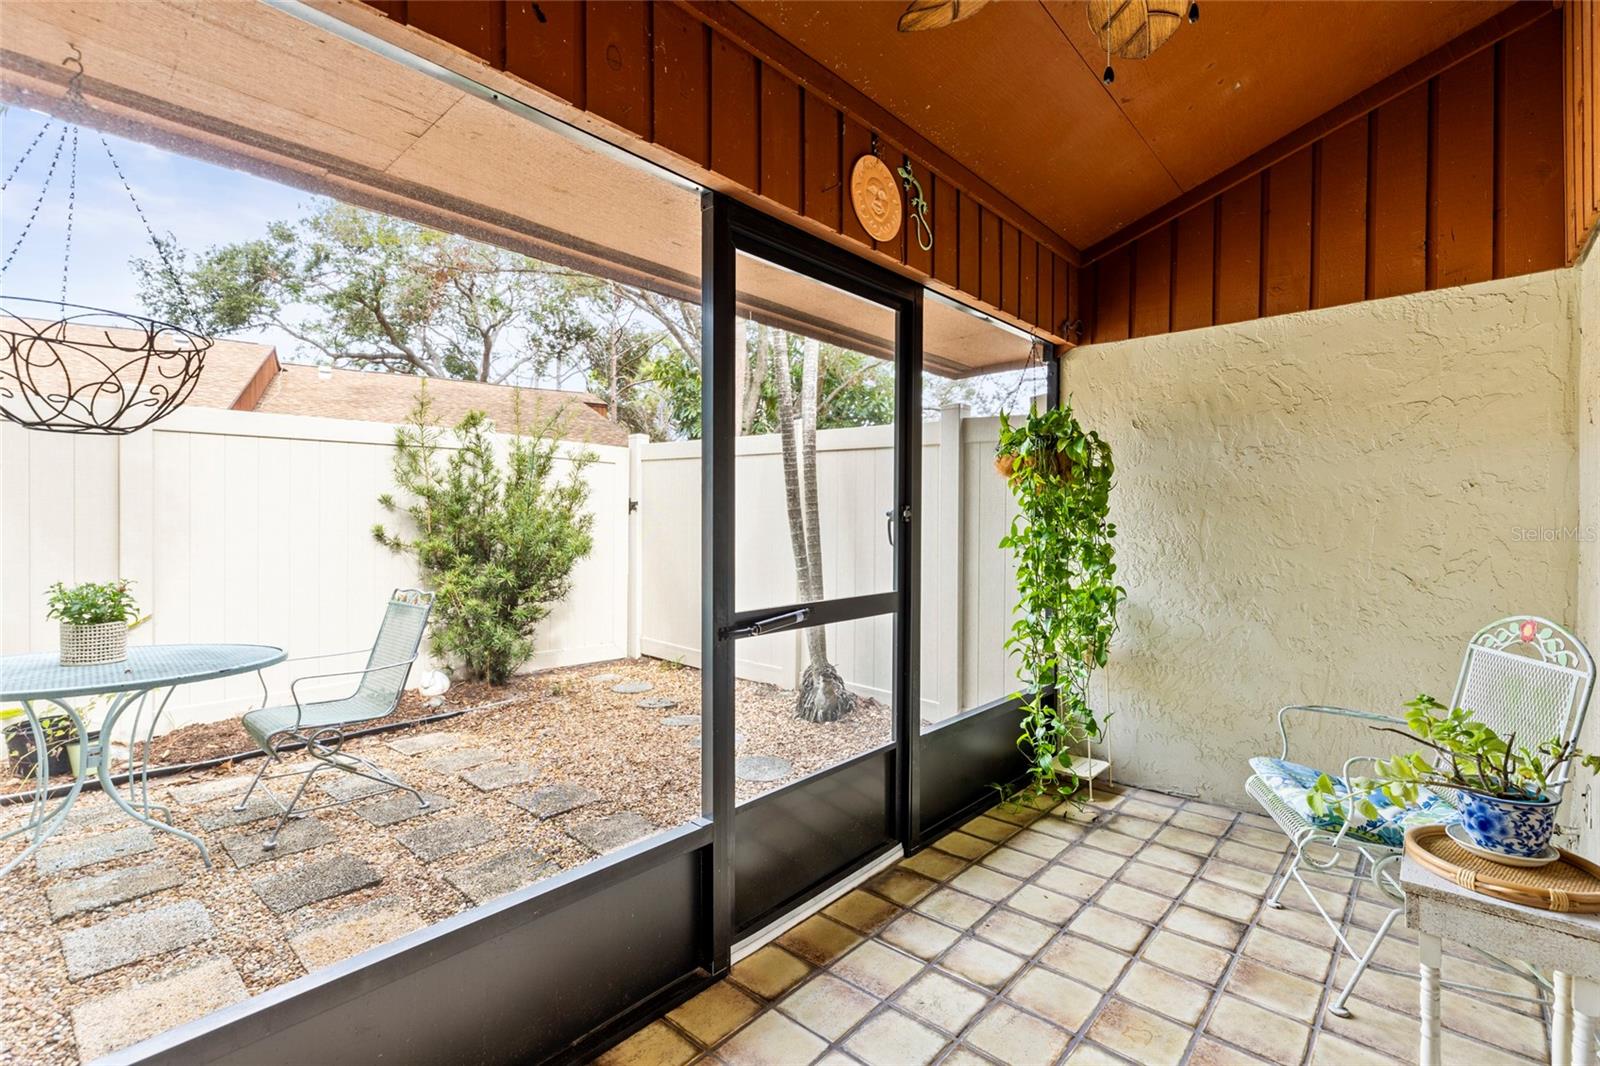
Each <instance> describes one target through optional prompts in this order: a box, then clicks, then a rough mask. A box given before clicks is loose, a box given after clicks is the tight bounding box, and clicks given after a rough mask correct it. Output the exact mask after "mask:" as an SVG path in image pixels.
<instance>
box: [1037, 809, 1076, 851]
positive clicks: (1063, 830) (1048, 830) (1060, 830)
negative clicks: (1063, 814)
mask: <svg viewBox="0 0 1600 1066" xmlns="http://www.w3.org/2000/svg"><path fill="white" fill-rule="evenodd" d="M1029 828H1030V829H1032V830H1033V831H1034V832H1036V833H1043V834H1045V835H1046V836H1052V837H1055V838H1056V839H1057V840H1065V841H1066V842H1067V843H1069V844H1076V843H1077V842H1078V841H1080V840H1082V839H1083V835H1084V834H1085V833H1087V832H1088V830H1087V829H1085V828H1084V827H1083V826H1081V825H1079V824H1078V823H1076V822H1069V821H1067V820H1065V819H1063V818H1057V817H1055V816H1053V815H1052V816H1048V817H1045V818H1041V819H1039V820H1038V821H1037V822H1034V823H1033V825H1031V826H1029Z"/></svg>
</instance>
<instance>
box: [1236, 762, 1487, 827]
mask: <svg viewBox="0 0 1600 1066" xmlns="http://www.w3.org/2000/svg"><path fill="white" fill-rule="evenodd" d="M1250 769H1252V770H1254V771H1255V774H1256V776H1257V777H1258V778H1260V779H1261V780H1262V781H1263V782H1264V783H1265V784H1266V785H1267V787H1268V788H1270V789H1272V792H1273V794H1274V795H1276V796H1277V797H1278V798H1279V799H1280V800H1282V801H1283V802H1284V804H1286V805H1287V806H1288V807H1289V809H1290V810H1292V811H1294V812H1295V813H1296V814H1297V815H1299V816H1300V817H1301V818H1303V819H1305V821H1306V822H1308V823H1310V824H1311V825H1314V826H1317V827H1318V828H1321V829H1327V830H1331V831H1333V832H1337V831H1338V830H1339V828H1340V826H1342V825H1343V824H1344V822H1343V819H1341V818H1340V817H1339V815H1338V814H1337V813H1336V812H1332V811H1330V812H1328V813H1327V814H1317V813H1315V812H1314V811H1312V809H1311V804H1310V802H1309V801H1308V800H1307V799H1306V796H1307V795H1308V794H1309V793H1310V792H1311V790H1312V788H1313V786H1315V785H1316V783H1317V778H1318V777H1320V776H1321V775H1322V771H1321V770H1318V769H1316V768H1315V767H1311V766H1305V765H1303V764H1301V763H1297V762H1290V761H1289V760H1288V759H1270V758H1266V757H1264V756H1262V757H1257V758H1254V759H1251V760H1250ZM1328 777H1329V778H1330V779H1331V780H1332V781H1333V787H1334V791H1335V792H1337V793H1338V794H1340V795H1343V794H1344V792H1345V783H1344V779H1343V778H1342V777H1338V776H1336V775H1334V774H1329V775H1328ZM1367 798H1368V799H1370V800H1371V801H1372V803H1373V806H1375V807H1377V808H1378V816H1377V817H1376V818H1366V819H1362V820H1361V821H1360V822H1359V823H1352V824H1351V826H1350V828H1349V830H1348V831H1347V832H1346V833H1345V835H1346V836H1348V837H1353V838H1355V839H1357V840H1364V841H1366V842H1367V843H1370V844H1383V845H1385V846H1386V847H1391V848H1398V847H1400V846H1401V845H1403V844H1404V843H1405V835H1406V830H1407V829H1410V828H1411V827H1412V826H1417V825H1444V824H1448V823H1450V822H1455V821H1459V820H1460V818H1461V816H1460V815H1459V814H1457V813H1456V809H1455V808H1454V807H1452V806H1450V804H1448V803H1446V802H1445V801H1444V800H1442V799H1440V798H1439V797H1438V796H1435V795H1434V794H1433V793H1431V792H1425V793H1423V795H1422V797H1421V799H1420V801H1419V802H1418V803H1417V805H1416V806H1415V807H1397V806H1395V805H1394V804H1393V803H1391V802H1390V801H1389V800H1388V798H1387V797H1385V796H1383V795H1381V794H1378V793H1373V794H1372V795H1371V796H1369V797H1367Z"/></svg>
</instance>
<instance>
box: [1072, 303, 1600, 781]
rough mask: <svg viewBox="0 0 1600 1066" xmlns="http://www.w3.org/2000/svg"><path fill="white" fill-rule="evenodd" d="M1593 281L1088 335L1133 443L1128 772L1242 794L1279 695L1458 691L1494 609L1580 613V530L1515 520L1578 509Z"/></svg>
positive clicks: (1123, 770)
mask: <svg viewBox="0 0 1600 1066" xmlns="http://www.w3.org/2000/svg"><path fill="white" fill-rule="evenodd" d="M1574 300H1575V279H1574V277H1573V275H1572V272H1570V271H1557V272H1550V273H1544V274H1535V275H1531V276H1527V277H1519V278H1511V279H1506V280H1503V281H1494V282H1488V283H1484V284H1480V285H1473V286H1468V287H1463V288H1454V289H1447V290H1443V291H1439V292H1431V293H1419V294H1416V295H1413V296H1405V297H1398V298H1395V299H1388V300H1379V301H1374V302H1370V303H1361V304H1353V305H1350V306H1346V307H1338V308H1332V309H1328V310H1322V311H1313V312H1308V313H1303V314H1294V315H1284V316H1279V317H1274V318H1267V319H1262V320H1259V321H1254V322H1248V323H1241V324H1236V325H1230V326H1220V327H1215V328H1210V329H1203V330H1194V331H1190V332H1184V333H1178V334H1173V335H1170V336H1164V337H1154V338H1145V339H1138V340H1131V341H1125V342H1120V343H1116V344H1104V345H1092V346H1086V347H1083V348H1080V349H1077V350H1076V351H1074V352H1072V353H1071V356H1070V357H1069V359H1068V360H1067V364H1066V373H1065V386H1064V387H1065V389H1066V390H1067V392H1068V394H1069V395H1070V396H1071V398H1072V400H1073V402H1074V404H1075V406H1076V408H1077V410H1078V413H1079V416H1080V418H1081V419H1082V421H1083V424H1084V425H1085V426H1088V427H1092V428H1094V429H1097V430H1099V431H1100V432H1101V433H1102V434H1103V435H1104V436H1105V437H1106V439H1107V440H1109V441H1110V443H1111V445H1112V448H1113V451H1114V454H1115V457H1116V462H1117V482H1116V487H1115V490H1114V493H1113V497H1112V511H1113V518H1114V519H1115V521H1116V524H1117V527H1118V531H1119V538H1118V562H1119V564H1120V566H1121V570H1120V574H1121V577H1122V578H1123V581H1124V583H1125V584H1126V585H1127V587H1128V592H1129V597H1128V601H1127V604H1126V606H1125V608H1124V610H1123V614H1122V627H1121V633H1120V635H1119V637H1118V639H1117V642H1116V644H1115V646H1114V648H1113V654H1112V662H1111V665H1110V667H1109V669H1108V670H1106V671H1104V672H1103V674H1102V675H1101V676H1100V678H1099V681H1098V685H1099V689H1098V692H1099V695H1100V701H1101V704H1102V705H1103V706H1104V707H1105V708H1106V709H1108V710H1109V711H1111V712H1112V713H1113V715H1114V717H1113V718H1112V721H1111V727H1110V729H1111V738H1112V754H1113V758H1114V760H1115V762H1116V766H1117V773H1118V776H1119V777H1120V778H1123V779H1127V780H1131V781H1134V782H1138V783H1145V784H1150V785H1153V786H1156V787H1161V788H1174V789H1179V790H1183V791H1187V792H1192V793H1196V794H1199V795H1202V796H1205V797H1207V798H1209V799H1214V800H1218V801H1222V802H1230V803H1236V804H1240V805H1245V804H1247V802H1248V801H1247V799H1246V797H1245V795H1244V793H1243V789H1242V786H1243V782H1244V779H1245V776H1246V774H1247V772H1248V771H1247V768H1246V760H1247V759H1248V758H1249V757H1250V756H1252V755H1256V754H1260V753H1274V754H1275V753H1276V748H1277V739H1276V734H1275V729H1274V725H1273V716H1274V712H1275V711H1276V709H1277V708H1278V707H1279V706H1280V705H1283V704H1288V703H1308V702H1322V703H1336V704H1343V705H1346V706H1354V707H1366V708H1371V709H1375V710H1382V711H1396V710H1398V708H1399V707H1400V704H1401V703H1402V701H1404V700H1405V699H1407V698H1409V697H1410V696H1412V695H1414V694H1415V693H1417V692H1418V691H1427V692H1431V693H1433V694H1434V695H1437V696H1439V697H1440V698H1441V699H1444V698H1448V695H1449V693H1450V691H1451V688H1452V685H1453V683H1454V680H1455V676H1456V671H1457V669H1458V666H1459V663H1460V659H1461V650H1462V646H1463V644H1464V643H1465V641H1466V639H1467V638H1468V637H1470V636H1471V634H1472V633H1473V632H1474V631H1475V630H1476V629H1477V628H1478V627H1479V626H1480V625H1481V624H1483V623H1485V622H1488V621H1491V620H1493V619H1495V618H1498V617H1500V616H1503V615H1506V614H1511V613H1514V612H1519V611H1527V612H1531V613H1536V614H1544V615H1548V616H1549V617H1552V618H1556V619H1562V620H1568V621H1572V620H1574V619H1575V618H1576V616H1577V615H1578V608H1579V603H1580V600H1581V599H1582V597H1580V596H1579V595H1578V592H1577V577H1578V569H1577V568H1578V549H1577V545H1576V543H1575V542H1574V541H1573V540H1571V539H1561V538H1557V539H1551V540H1542V539H1538V538H1535V537H1530V536H1528V535H1527V534H1526V533H1523V534H1519V532H1518V531H1519V530H1532V529H1541V528H1548V529H1564V528H1571V527H1572V526H1574V525H1575V524H1576V521H1577V517H1578V482H1577V477H1578V463H1577V454H1578V452H1577V445H1578V430H1577V426H1576V418H1575V409H1574V398H1575V391H1574V388H1575V382H1574V371H1575V358H1576V353H1575V351H1574V344H1573V326H1572V321H1573V318H1572V316H1573V314H1574V311H1575V306H1574ZM1590 391H1591V399H1592V394H1593V390H1592V389H1591V390H1590ZM1587 432H1591V433H1592V430H1590V431H1587ZM1590 495H1591V497H1592V492H1591V494H1590ZM1592 506H1593V505H1592V503H1591V504H1590V510H1591V511H1592ZM1591 584H1592V578H1591ZM1589 595H1591V596H1592V590H1591V592H1590V593H1589ZM1596 620H1597V619H1596V617H1595V615H1594V612H1593V610H1591V612H1590V614H1589V615H1588V617H1587V618H1584V619H1579V621H1580V622H1581V623H1582V624H1581V625H1580V632H1581V633H1583V634H1584V635H1587V636H1588V637H1589V638H1590V640H1592V641H1593V642H1594V643H1596V644H1597V645H1600V630H1597V629H1596V628H1595V627H1594V623H1595V621H1596ZM1298 739H1299V741H1300V742H1301V743H1304V744H1305V745H1306V746H1305V747H1302V748H1299V749H1298V750H1300V751H1304V752H1310V753H1313V754H1317V753H1320V754H1323V755H1327V754H1328V753H1332V752H1347V753H1352V754H1353V753H1355V752H1358V751H1363V750H1371V749H1372V746H1373V743H1374V740H1373V738H1372V736H1371V734H1369V733H1368V732H1367V731H1365V730H1364V729H1362V728H1360V727H1359V726H1354V725H1353V724H1350V723H1344V722H1323V723H1320V724H1318V725H1317V726H1315V727H1313V728H1312V729H1310V730H1308V731H1307V732H1304V733H1302V734H1300V735H1299V738H1298Z"/></svg>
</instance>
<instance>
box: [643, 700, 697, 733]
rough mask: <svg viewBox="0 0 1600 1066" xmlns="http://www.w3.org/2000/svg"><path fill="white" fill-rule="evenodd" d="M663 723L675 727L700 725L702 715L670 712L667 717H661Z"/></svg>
mask: <svg viewBox="0 0 1600 1066" xmlns="http://www.w3.org/2000/svg"><path fill="white" fill-rule="evenodd" d="M641 702H642V701H641ZM661 724H662V725H670V726H673V727H677V726H682V725H699V724H700V716H699V715H698V714H669V715H667V716H666V717H665V718H663V719H661Z"/></svg>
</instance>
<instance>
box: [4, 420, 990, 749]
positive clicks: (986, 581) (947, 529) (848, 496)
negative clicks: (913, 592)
mask: <svg viewBox="0 0 1600 1066" xmlns="http://www.w3.org/2000/svg"><path fill="white" fill-rule="evenodd" d="M818 436H819V439H818V452H819V475H820V476H819V486H820V501H819V503H820V512H821V516H822V540H823V558H824V570H825V574H824V588H825V590H826V594H827V595H829V596H847V595H857V594H865V593H870V592H882V591H888V590H890V589H891V588H892V587H893V569H892V562H893V554H892V548H891V547H890V544H889V540H888V533H887V530H886V521H885V519H886V516H885V512H886V511H887V510H889V508H890V506H891V504H892V502H893V495H894V491H893V470H892V454H893V453H892V447H893V444H892V438H891V432H890V430H889V428H888V427H880V428H872V429H848V430H830V431H824V432H822V433H820V434H819V435H818ZM995 437H996V422H995V420H994V419H964V418H963V417H962V414H961V411H960V410H959V409H957V408H951V409H948V410H946V411H945V412H943V413H942V416H941V417H940V418H939V419H937V420H934V421H930V422H927V423H925V424H924V426H923V457H922V461H923V485H924V492H923V495H924V499H923V503H922V508H923V516H922V517H923V522H922V529H923V545H922V559H923V594H922V675H921V676H922V695H923V706H922V711H923V717H924V718H925V719H927V720H930V721H932V720H938V719H941V718H945V717H949V716H951V715H953V714H956V713H958V712H960V711H962V710H965V709H968V708H970V707H973V706H975V705H977V704H979V703H982V702H984V701H987V700H990V699H993V698H995V697H998V696H1002V695H1004V694H1005V693H1007V692H1008V691H1010V689H1011V688H1012V687H1013V681H1012V679H1011V676H1012V675H1011V673H1010V669H1009V667H1008V665H1007V663H1006V661H1005V657H1004V652H1003V650H1002V648H1001V644H1002V641H1003V640H1004V635H1005V631H1006V628H1007V627H1008V625H1009V618H1010V609H1011V606H1012V601H1013V599H1014V596H1015V592H1014V588H1015V586H1014V583H1013V582H1012V581H1011V579H1010V578H1011V571H1010V562H1009V559H1008V558H1007V557H1006V556H1005V554H1004V553H1002V552H1001V551H1000V550H999V549H998V548H997V547H996V544H997V542H998V541H999V539H1000V537H1001V535H1002V534H1003V532H1004V530H1005V528H1006V527H1007V526H1008V524H1009V523H1010V521H1011V517H1012V514H1013V513H1014V508H1013V507H1012V504H1011V499H1010V494H1009V492H1008V491H1007V490H1006V487H1005V484H1004V482H1003V481H1002V480H1001V479H1000V477H999V476H998V475H996V474H995V473H994V472H993V470H992V467H991V462H992V456H993V454H994V442H995ZM393 442H394V427H393V426H387V425H382V424H377V423H370V422H356V421H346V420H336V419H323V418H307V417H298V416H289V415H272V414H261V413H255V412H238V411H218V410H204V409H186V410H182V411H179V412H177V413H176V414H174V415H172V416H171V417H169V418H167V419H165V420H164V421H162V422H159V423H157V424H156V425H155V426H154V427H153V428H152V429H150V430H147V431H144V432H141V433H137V434H133V435H131V436H127V437H122V438H109V439H108V438H94V437H77V436H65V435H53V434H45V433H29V432H26V431H23V430H21V429H19V428H17V427H14V426H4V427H0V504H3V506H0V654H15V653H19V652H24V651H41V650H49V649H53V648H55V646H56V630H55V626H54V624H53V623H50V622H48V621H47V620H46V619H45V616H44V591H45V589H46V588H47V586H49V585H50V584H51V583H52V582H54V581H57V580H61V581H65V582H67V583H69V584H70V583H73V582H76V581H86V580H107V579H110V578H114V577H118V576H120V577H126V578H130V579H132V580H133V581H134V583H135V584H134V591H135V593H136V594H137V596H138V598H139V602H140V604H141V606H142V607H143V609H144V610H145V611H146V612H148V613H149V614H150V615H151V616H152V618H151V621H150V622H149V623H147V624H146V625H145V626H143V627H141V628H140V629H139V630H138V631H137V632H136V633H135V634H134V635H133V638H132V639H133V641H134V643H178V642H197V643H204V642H257V643H265V644H273V645H278V646H281V647H284V648H286V649H287V650H288V652H289V654H290V655H291V656H294V657H297V658H298V657H304V656H327V655H330V653H336V652H348V651H351V650H359V649H364V648H365V647H366V646H368V645H370V643H371V640H372V637H373V634H374V632H375V630H376V627H377V624H378V621H379V618H380V616H381V614H382V611H383V603H384V600H385V598H386V597H387V595H388V593H389V591H390V590H391V589H393V588H395V587H397V586H406V585H413V584H416V583H418V579H417V574H416V571H415V568H414V566H413V565H412V563H411V561H410V559H409V558H408V557H404V556H397V555H394V554H393V553H391V552H389V551H388V550H387V549H384V548H382V547H381V546H379V545H378V544H377V543H376V542H375V541H374V539H373V537H372V527H373V525H374V524H375V523H378V522H392V520H393V519H392V516H389V515H387V514H386V513H385V512H384V511H383V510H382V508H381V507H379V505H378V503H377V498H378V496H379V495H380V494H381V493H384V492H389V491H392V490H393V479H392V476H391V470H392V466H391V464H392V459H393V451H394V449H393ZM588 450H589V451H591V452H592V453H593V454H594V456H595V459H594V462H593V463H591V464H590V465H589V466H588V467H587V468H586V469H585V472H584V477H585V478H586V480H587V481H588V484H589V490H590V491H589V507H590V510H591V511H592V513H593V514H594V515H595V523H594V550H593V551H592V553H591V554H590V555H589V557H588V558H587V559H585V560H584V561H583V562H581V563H580V564H579V565H578V567H577V569H576V571H575V573H574V575H573V586H572V591H571V593H570V594H569V595H568V597H567V598H566V600H565V602H563V603H562V604H561V605H560V606H559V607H557V608H556V610H555V611H554V612H553V613H552V614H551V616H550V617H549V618H548V619H547V620H546V621H545V623H544V624H543V625H542V626H541V627H540V630H539V633H538V637H537V640H536V641H535V654H534V658H533V660H532V661H531V662H530V663H529V664H528V667H527V669H530V670H532V669H542V668H546V667H551V666H563V665H574V664H580V663H586V662H598V661H603V660H607V659H615V658H620V657H624V656H628V655H639V654H645V655H651V656H656V657H660V658H664V659H671V660H678V661H682V662H684V663H685V664H687V665H691V666H698V665H699V654H700V649H699V645H700V449H699V445H698V443H696V442H674V443H664V444H651V443H648V442H647V441H645V440H644V438H642V437H635V438H633V439H632V440H631V441H630V444H629V447H627V448H617V447H592V448H590V449H588ZM564 455H566V456H567V458H564V459H563V462H568V461H570V453H564ZM738 455H739V464H738V499H737V519H736V520H737V523H738V529H737V545H738V546H737V566H736V579H735V580H736V586H737V600H738V605H739V607H740V608H741V609H742V608H747V607H749V608H754V607H762V606H772V605H779V604H783V603H788V602H792V601H793V600H794V599H795V598H796V596H795V585H794V566H793V562H792V555H791V550H790V540H789V531H788V524H787V515H786V509H785V503H784V500H785V496H784V488H783V472H782V462H781V456H780V453H779V447H778V438H777V437H776V436H775V435H769V436H761V437H751V438H746V439H743V440H741V441H740V442H739V449H738ZM558 472H559V471H558ZM630 500H634V501H637V506H636V507H632V508H630V506H629V501H630ZM802 639H803V638H802V636H801V634H800V633H798V632H787V633H778V634H773V635H771V636H768V637H763V638H759V639H755V640H749V641H744V642H742V643H741V652H742V655H741V658H740V660H739V663H738V673H739V675H740V676H741V677H746V678H750V679H753V680H757V681H763V682H767V683H770V684H775V685H779V686H783V687H793V686H794V685H795V684H797V682H798V678H799V673H800V671H801V669H802V668H803V666H804V661H803V654H804V652H803V646H802V643H801V642H802ZM891 639H892V632H891V628H890V623H889V621H888V619H887V618H882V619H874V620H867V621H860V622H852V623H846V624H843V625H839V626H832V627H829V634H828V640H829V655H830V657H831V658H832V659H833V660H834V662H835V663H836V664H837V665H838V667H839V669H840V671H841V673H843V675H844V676H845V678H846V680H847V681H848V682H849V683H850V684H851V685H852V687H854V688H855V689H856V690H857V691H859V692H861V693H863V694H866V695H871V696H875V697H878V698H880V699H887V696H888V686H889V678H890V673H891V662H890V641H891ZM362 663H363V654H362V653H360V652H359V651H358V653H357V654H348V655H344V656H342V657H333V658H326V659H321V660H319V661H316V662H312V663H295V664H286V665H284V666H280V667H276V668H274V669H273V670H271V671H268V672H267V677H266V680H267V682H268V688H269V690H270V694H271V696H272V697H273V698H274V699H277V698H280V697H283V696H285V695H286V693H287V685H288V681H289V680H290V679H291V678H293V677H296V676H301V675H303V674H307V673H320V672H328V671H332V670H340V669H352V668H357V667H359V666H360V665H362ZM432 665H433V664H431V663H425V664H423V668H422V669H418V670H416V671H414V672H413V674H412V683H413V684H415V683H417V681H419V680H420V678H421V676H422V674H423V672H424V670H425V669H431V668H432ZM333 687H337V686H330V690H331V688H333ZM261 698H262V696H261V685H260V682H259V681H258V680H257V679H256V678H255V677H254V676H253V675H251V676H246V677H242V678H234V679H229V680H224V681H217V682H211V683H208V684H204V685H194V686H189V687H186V688H184V689H181V690H179V691H178V693H177V694H176V695H175V696H174V698H173V700H172V702H171V704H170V705H169V707H168V713H167V718H166V723H167V727H171V726H174V725H182V724H187V723H190V722H197V721H211V720H216V719H219V718H223V717H228V716H231V715H236V714H238V713H240V712H241V711H243V710H245V709H248V708H249V707H251V706H257V705H259V703H260V700H261Z"/></svg>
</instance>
